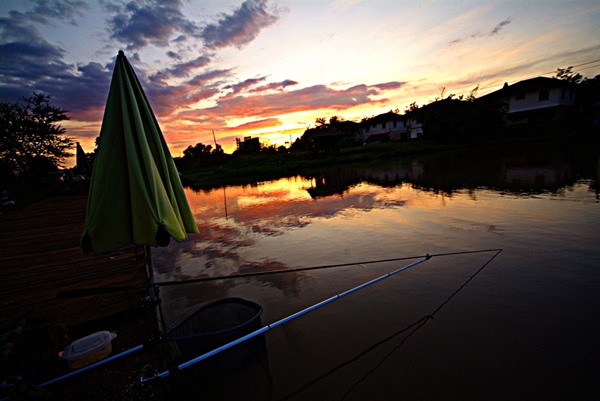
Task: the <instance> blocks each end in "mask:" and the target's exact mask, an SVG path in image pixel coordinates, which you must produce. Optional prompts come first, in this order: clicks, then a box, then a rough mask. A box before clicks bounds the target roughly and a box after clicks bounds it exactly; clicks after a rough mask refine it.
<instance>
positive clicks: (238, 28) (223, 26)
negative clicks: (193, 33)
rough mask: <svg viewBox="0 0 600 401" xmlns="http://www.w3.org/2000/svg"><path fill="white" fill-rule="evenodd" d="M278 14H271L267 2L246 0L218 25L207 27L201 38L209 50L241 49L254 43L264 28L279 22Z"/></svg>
mask: <svg viewBox="0 0 600 401" xmlns="http://www.w3.org/2000/svg"><path fill="white" fill-rule="evenodd" d="M277 14H278V12H277V11H275V12H274V13H270V12H269V10H268V9H267V1H266V0H246V1H245V2H244V3H242V5H241V6H240V8H238V9H237V10H235V11H233V13H231V14H221V16H220V19H219V20H218V21H217V22H216V23H214V24H208V25H207V26H205V27H204V29H202V31H201V33H200V37H201V38H202V39H204V43H205V45H206V47H208V48H209V49H217V48H222V47H228V46H235V47H237V48H241V47H243V46H245V45H247V44H248V43H250V42H252V41H253V40H254V39H255V38H256V37H257V36H258V34H259V33H260V31H261V30H262V29H263V28H266V27H268V26H269V25H272V24H274V23H275V22H277V20H278V19H279V17H278V15H277Z"/></svg>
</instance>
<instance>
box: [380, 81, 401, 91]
mask: <svg viewBox="0 0 600 401" xmlns="http://www.w3.org/2000/svg"><path fill="white" fill-rule="evenodd" d="M405 84H406V82H386V83H384V84H377V85H373V87H375V88H377V89H379V90H382V91H384V90H392V89H400V88H401V87H403V86H404V85H405Z"/></svg>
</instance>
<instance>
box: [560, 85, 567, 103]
mask: <svg viewBox="0 0 600 401" xmlns="http://www.w3.org/2000/svg"><path fill="white" fill-rule="evenodd" d="M566 93H567V90H566V89H565V88H562V89H561V91H560V98H561V99H562V100H565V99H566Z"/></svg>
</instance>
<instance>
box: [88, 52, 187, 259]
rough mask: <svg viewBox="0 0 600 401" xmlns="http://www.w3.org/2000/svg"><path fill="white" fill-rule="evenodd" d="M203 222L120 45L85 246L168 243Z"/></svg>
mask: <svg viewBox="0 0 600 401" xmlns="http://www.w3.org/2000/svg"><path fill="white" fill-rule="evenodd" d="M197 232H198V227H197V226H196V223H195V221H194V217H193V216H192V213H191V211H190V208H189V205H188V203H187V200H186V198H185V194H184V192H183V187H182V185H181V180H180V178H179V174H178V172H177V169H176V167H175V163H174V161H173V158H172V157H171V154H170V153H169V149H168V147H167V144H166V142H165V139H164V138H163V135H162V132H161V130H160V127H159V125H158V122H157V121H156V118H155V116H154V113H153V112H152V109H151V107H150V104H149V102H148V99H147V98H146V95H145V94H144V91H143V89H142V87H141V85H140V82H139V80H138V79H137V77H136V75H135V72H134V71H133V68H132V67H131V65H130V64H129V62H128V61H127V58H126V57H125V55H124V53H123V52H122V51H119V54H118V56H117V60H116V63H115V69H114V71H113V76H112V82H111V85H110V91H109V94H108V100H107V101H106V108H105V110H104V118H103V120H102V128H101V130H100V139H99V144H98V150H97V154H96V158H95V161H94V167H93V171H92V177H91V182H90V190H89V196H88V204H87V213H86V219H85V224H84V230H83V237H82V240H81V246H82V248H83V251H84V253H86V254H87V253H89V252H94V253H102V252H107V251H110V250H113V249H117V248H120V247H122V246H125V245H128V244H136V245H145V246H166V245H168V243H169V240H170V237H173V238H174V239H175V240H177V241H182V240H184V239H185V238H187V233H197Z"/></svg>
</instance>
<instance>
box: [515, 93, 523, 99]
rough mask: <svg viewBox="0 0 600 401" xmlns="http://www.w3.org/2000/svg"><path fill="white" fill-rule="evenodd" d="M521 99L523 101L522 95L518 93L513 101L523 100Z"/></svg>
mask: <svg viewBox="0 0 600 401" xmlns="http://www.w3.org/2000/svg"><path fill="white" fill-rule="evenodd" d="M523 99H525V94H524V93H519V94H517V96H515V100H523Z"/></svg>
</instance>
